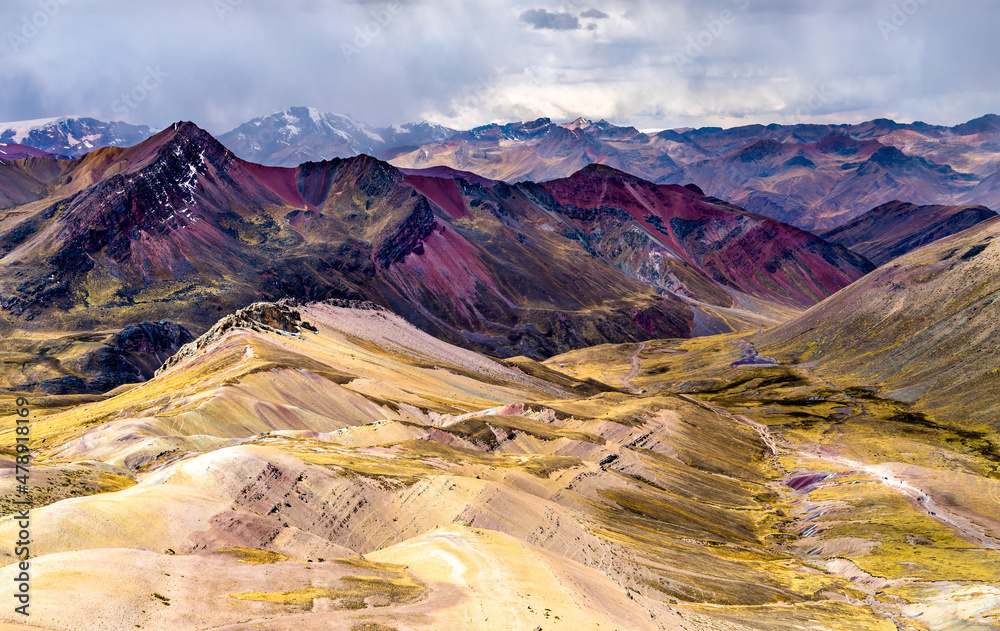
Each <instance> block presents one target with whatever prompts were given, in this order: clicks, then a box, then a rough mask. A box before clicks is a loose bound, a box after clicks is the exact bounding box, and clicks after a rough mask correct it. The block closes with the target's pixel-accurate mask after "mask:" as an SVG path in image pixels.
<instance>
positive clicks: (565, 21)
mask: <svg viewBox="0 0 1000 631" xmlns="http://www.w3.org/2000/svg"><path fill="white" fill-rule="evenodd" d="M521 21H522V22H526V23H527V24H530V25H531V26H532V27H533V28H536V29H552V30H553V31H573V30H576V29H578V28H580V19H579V18H577V17H576V16H575V15H571V14H569V13H551V12H549V11H546V10H545V9H530V10H528V11H525V12H523V13H522V14H521Z"/></svg>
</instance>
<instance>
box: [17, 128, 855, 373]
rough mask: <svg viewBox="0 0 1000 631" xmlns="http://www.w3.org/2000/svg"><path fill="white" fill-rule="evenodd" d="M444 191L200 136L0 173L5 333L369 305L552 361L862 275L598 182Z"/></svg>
mask: <svg viewBox="0 0 1000 631" xmlns="http://www.w3.org/2000/svg"><path fill="white" fill-rule="evenodd" d="M446 175H447V176H448V177H443V178H442V177H433V176H429V175H419V174H410V175H407V174H404V173H402V172H401V171H399V170H397V169H395V168H394V167H392V166H390V165H388V164H386V163H383V162H380V161H378V160H376V159H374V158H370V157H367V156H359V157H357V158H351V159H346V160H333V161H329V162H319V163H306V164H303V165H302V166H300V167H298V168H294V169H292V168H277V167H263V166H260V165H256V164H252V163H248V162H245V161H242V160H240V159H238V158H236V157H235V156H234V155H232V153H230V152H229V151H228V150H227V149H226V148H225V147H223V146H222V145H221V144H219V143H218V142H217V141H216V140H215V139H214V138H212V137H211V136H210V135H209V134H207V133H206V132H204V131H203V130H201V129H199V128H198V127H197V126H195V125H193V124H191V123H178V124H175V125H174V126H172V127H171V128H168V129H167V130H165V131H163V132H161V133H159V134H157V135H155V136H153V137H152V138H150V139H148V140H147V141H145V142H143V143H141V144H139V145H137V146H135V147H131V148H127V149H120V148H106V149H101V150H98V151H95V152H92V153H90V154H87V155H85V156H83V157H82V158H79V159H76V160H71V161H56V160H53V159H47V158H29V159H25V160H20V161H16V162H10V163H3V164H0V184H2V189H0V191H3V194H4V195H5V199H6V200H7V201H6V203H5V205H6V206H7V207H8V208H7V209H6V210H4V211H3V213H2V216H0V253H2V256H3V258H2V259H0V305H2V308H3V311H4V316H5V324H4V326H5V328H6V329H7V330H8V331H15V330H35V331H51V330H74V329H80V328H84V329H93V328H94V327H95V326H100V327H103V328H110V327H115V326H117V327H121V326H125V325H127V324H131V323H139V322H143V321H157V320H160V319H164V318H168V319H170V320H172V321H175V322H178V323H179V324H181V325H183V326H187V327H188V328H190V329H191V330H192V331H196V332H197V331H200V330H203V329H204V328H206V327H207V326H209V325H210V324H211V323H212V322H214V321H215V320H216V319H217V317H218V314H219V313H222V312H230V311H234V310H236V309H238V308H240V307H242V306H245V305H246V304H249V303H251V302H254V301H257V300H261V299H267V300H273V299H279V298H283V297H291V298H299V299H303V300H325V299H329V298H350V299H361V298H364V299H368V300H372V301H375V302H377V303H379V304H382V305H385V306H388V307H390V308H391V309H393V310H395V311H396V312H397V313H399V314H400V315H402V316H404V317H406V318H407V319H408V320H410V321H411V322H413V323H414V324H416V325H418V326H419V327H421V328H423V329H424V330H426V331H428V332H431V333H432V334H434V335H436V336H438V337H441V338H443V339H446V340H450V341H454V342H457V343H461V344H463V345H466V346H470V347H473V348H476V349H479V350H484V351H488V352H490V353H492V354H495V355H501V356H510V355H529V356H533V357H545V356H548V355H551V354H553V353H555V352H558V351H561V350H568V349H572V348H578V347H581V346H586V345H591V344H595V343H602V342H622V341H633V340H642V339H649V338H654V337H687V336H690V335H692V334H700V333H703V332H710V331H716V330H732V329H733V328H734V327H735V328H739V327H745V326H756V325H759V324H761V323H762V322H765V323H766V322H774V321H775V320H776V319H777V318H778V317H779V315H777V314H787V313H788V312H789V310H790V309H796V308H801V307H806V306H809V305H811V304H812V303H813V302H815V301H817V300H820V299H822V298H824V297H826V296H828V295H830V294H831V293H833V292H834V291H836V290H837V289H839V288H840V287H842V286H844V285H847V284H849V283H850V282H852V281H854V280H855V279H857V278H858V277H860V276H861V275H862V274H863V273H865V272H866V271H868V270H869V269H871V265H870V264H869V263H868V262H867V261H866V260H864V259H863V258H861V257H859V256H857V255H855V254H853V253H851V252H849V251H847V250H846V249H843V248H841V247H840V246H831V245H829V244H827V243H825V242H823V241H822V240H821V239H819V238H817V237H815V236H813V235H810V234H808V233H805V232H802V231H800V230H797V229H794V228H791V227H789V226H785V225H783V224H780V223H779V222H776V221H773V220H770V219H767V218H764V217H761V216H757V215H753V214H751V213H746V212H745V211H742V210H741V209H739V208H736V207H733V206H731V205H729V204H725V203H723V202H720V201H718V200H714V199H711V198H707V197H704V196H703V195H700V194H698V193H697V192H695V191H694V190H692V189H688V188H683V187H677V186H670V187H663V186H655V185H653V184H650V183H649V182H645V181H642V180H639V179H638V178H635V177H633V176H628V175H626V174H624V173H621V172H618V171H614V170H611V169H608V168H603V169H597V168H590V169H587V170H585V171H584V172H582V173H579V174H577V175H575V176H574V177H572V178H569V179H567V180H564V181H559V182H551V183H547V184H544V185H537V184H533V183H524V184H519V185H516V186H511V185H508V184H504V183H495V184H494V183H490V182H486V183H485V184H486V185H483V184H479V183H471V184H470V183H468V182H466V181H465V180H463V179H454V178H455V176H456V174H454V173H450V172H449V173H447V174H446ZM25 348H27V347H25ZM8 350H11V352H13V350H14V349H8ZM22 350H23V349H22ZM23 352H29V353H30V351H27V350H23ZM29 363H31V362H29ZM60 370H64V372H69V373H73V370H70V369H69V368H66V367H62V368H60V367H58V366H56V367H55V368H53V364H52V361H51V358H49V359H47V360H46V361H45V362H42V364H40V367H39V368H38V370H37V371H36V372H37V374H34V376H33V378H32V380H33V381H38V382H40V381H43V380H44V379H45V378H51V377H53V376H59V375H60V374H62V373H60V372H59V371H60ZM73 374H76V373H73Z"/></svg>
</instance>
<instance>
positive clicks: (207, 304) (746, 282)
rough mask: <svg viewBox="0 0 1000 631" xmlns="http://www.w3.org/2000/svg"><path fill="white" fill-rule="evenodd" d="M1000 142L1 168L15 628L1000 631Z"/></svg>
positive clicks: (198, 157) (177, 158)
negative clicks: (17, 603) (26, 602)
mask: <svg viewBox="0 0 1000 631" xmlns="http://www.w3.org/2000/svg"><path fill="white" fill-rule="evenodd" d="M314 116H315V118H316V119H318V120H314ZM292 118H294V120H290V119H292ZM306 119H308V121H310V122H312V123H315V126H314V127H308V126H307V123H306ZM992 122H993V119H991V118H989V117H987V118H985V119H982V120H979V121H973V122H972V123H969V124H967V125H965V126H958V127H956V128H947V129H945V128H931V127H930V126H922V125H918V124H915V125H912V126H898V125H896V124H891V125H890V124H889V123H885V122H878V121H876V122H873V123H872V124H865V125H859V126H832V127H829V126H816V128H815V129H812V128H808V129H807V128H805V127H802V128H798V129H797V131H795V134H797V136H796V138H797V139H792V138H790V137H783V138H782V139H780V140H779V139H777V138H766V137H763V136H767V135H768V134H772V133H774V134H779V135H780V134H782V133H785V132H788V131H789V130H790V128H782V127H780V126H769V127H765V128H756V127H752V128H742V129H737V130H678V131H675V132H664V133H663V134H660V135H657V139H656V140H649V138H650V137H649V136H648V135H646V134H642V133H641V132H638V131H637V130H631V129H627V128H625V129H623V128H618V127H614V126H612V125H609V124H607V123H604V122H602V123H588V122H586V121H576V122H574V123H570V124H566V125H554V124H552V123H551V122H536V123H529V124H515V125H503V126H488V127H487V128H482V129H481V130H478V131H477V130H473V131H472V132H462V133H459V134H457V135H452V136H451V137H450V138H447V139H444V140H443V141H431V143H430V144H424V145H423V147H422V148H421V149H418V150H417V152H419V151H423V150H424V149H426V150H427V152H428V155H430V154H432V153H433V151H434V148H435V147H441V148H443V147H445V146H449V147H451V149H448V151H445V150H444V149H442V153H441V155H451V156H455V155H459V151H460V150H461V151H465V149H466V148H470V147H473V146H477V147H479V148H477V149H475V151H472V150H470V151H465V153H463V154H462V155H463V156H464V158H463V159H465V160H466V162H463V163H462V164H457V163H455V164H448V163H446V164H438V165H429V164H427V162H421V164H419V165H410V166H404V167H398V166H394V165H393V164H392V163H390V162H388V161H386V160H385V159H380V158H379V157H373V156H371V155H367V154H361V155H350V156H345V157H335V158H331V159H316V160H307V161H305V162H302V163H301V164H295V165H294V166H268V165H262V164H259V163H256V162H253V161H248V160H246V159H244V158H243V157H241V156H239V155H237V154H236V153H235V152H234V151H233V150H232V149H231V148H228V147H227V146H226V145H225V144H224V143H222V142H220V141H219V140H217V139H216V138H214V137H213V136H212V135H211V134H209V133H208V132H206V131H205V130H203V129H201V128H199V127H198V126H197V125H195V124H193V123H190V122H178V123H175V124H173V125H171V126H169V127H168V128H166V129H164V130H162V131H160V132H158V133H155V134H150V135H148V137H145V138H144V139H142V140H140V141H137V142H136V143H133V144H130V145H129V146H106V147H102V148H96V149H93V150H90V151H86V152H83V153H82V154H81V155H71V154H72V153H73V152H72V151H68V150H64V149H59V148H58V147H52V148H53V149H59V151H58V152H54V151H53V152H49V151H47V150H42V149H38V148H34V147H31V146H30V145H17V146H15V145H14V144H11V143H7V144H6V145H5V146H0V149H4V148H9V150H10V152H11V154H10V156H11V157H10V159H8V158H0V332H2V334H3V335H2V340H0V410H2V412H0V540H2V541H6V542H8V543H13V542H14V541H17V540H18V539H19V538H21V539H22V540H23V538H24V534H23V533H24V530H26V529H28V528H30V542H29V543H30V557H29V558H27V559H25V558H21V557H23V556H24V555H22V554H20V553H18V552H17V551H16V550H17V548H16V546H14V545H4V546H0V580H2V581H6V584H7V585H15V586H17V585H20V584H26V583H27V584H29V587H30V591H31V600H30V602H31V618H30V625H28V624H25V620H24V619H23V617H22V616H20V615H19V614H15V613H14V612H13V611H12V609H11V608H6V609H4V610H0V626H3V627H4V628H5V629H6V628H10V629H12V630H13V631H29V630H32V629H39V628H41V629H47V630H49V631H78V630H80V629H94V630H97V629H101V630H104V629H111V630H113V631H125V630H126V629H136V628H139V629H190V628H213V629H232V630H235V629H243V628H258V627H259V628H269V629H275V630H287V631H291V630H294V631H310V630H313V629H316V630H319V629H331V628H333V629H344V630H345V631H402V630H403V629H408V630H414V631H432V630H435V629H463V630H465V629H468V630H470V631H471V630H473V629H475V630H476V631H482V630H488V631H508V630H509V629H512V628H517V629H521V628H523V629H535V630H536V631H538V630H540V629H541V630H545V631H552V630H554V631H560V630H570V631H578V630H580V629H587V630H594V631H598V630H601V629H603V630H611V629H637V630H642V631H696V630H697V631H709V630H715V629H726V630H728V631H760V630H762V629H767V630H768V631H772V630H773V631H795V630H800V629H811V628H812V629H827V630H830V631H862V630H863V631H868V630H875V631H894V630H895V631H899V630H906V631H954V630H956V629H976V630H979V629H993V628H996V627H997V619H998V614H1000V587H998V583H997V577H998V574H997V567H1000V537H998V533H1000V502H998V501H997V500H998V498H1000V440H998V438H997V432H998V431H1000V424H998V420H997V416H996V410H997V409H1000V408H998V406H1000V378H998V369H997V368H996V366H997V365H998V361H1000V344H998V343H997V342H996V339H997V323H998V322H1000V312H998V310H1000V303H998V302H997V298H998V297H1000V274H998V270H1000V250H998V249H997V237H998V236H1000V234H998V233H1000V217H997V216H996V213H994V212H993V211H992V210H990V209H989V208H988V207H986V206H982V205H968V204H965V203H964V202H958V201H956V202H955V203H948V204H944V203H938V204H933V205H928V204H924V203H922V202H921V200H920V194H921V193H922V192H926V193H927V194H928V195H930V194H931V192H933V191H938V192H940V191H943V190H945V189H947V188H948V187H952V188H954V191H952V193H954V195H955V196H956V197H962V195H965V194H966V193H969V192H970V191H976V190H979V191H980V192H981V193H983V194H984V195H987V194H990V193H989V191H990V190H991V189H990V182H991V181H992V180H991V177H992V176H990V175H988V174H989V173H990V171H991V170H995V168H996V164H995V163H993V162H992V161H993V158H992V157H991V156H992V153H991V151H993V149H992V148H991V144H990V143H991V141H990V138H991V134H993V133H995V131H996V130H995V129H993V127H991V125H992ZM272 124H273V126H277V127H279V128H281V129H285V130H286V131H287V132H288V134H289V135H288V136H287V137H283V138H284V140H283V141H281V143H285V144H281V143H276V144H274V145H273V146H271V145H268V146H266V147H265V146H263V145H260V143H259V142H258V145H259V146H258V148H259V149H260V150H261V151H262V152H267V151H270V152H271V153H272V154H273V153H274V152H275V151H277V152H279V153H280V152H282V151H286V150H288V149H289V148H290V147H292V146H293V145H294V144H296V143H297V142H298V141H299V140H301V139H302V138H306V137H311V138H312V140H310V141H309V142H315V143H316V144H315V145H314V146H315V148H317V150H318V151H319V150H321V151H326V150H327V149H329V148H330V147H332V146H333V145H331V144H328V140H329V139H331V138H334V137H338V138H340V139H341V141H343V143H344V144H341V145H338V146H340V147H341V149H342V150H344V151H355V150H357V149H358V148H359V147H360V145H352V144H350V143H351V142H354V141H355V140H357V141H358V142H367V141H364V140H363V139H364V138H367V139H368V141H371V142H374V141H375V139H374V138H373V137H372V136H371V135H369V134H368V133H367V132H373V130H370V129H364V128H362V127H361V126H358V127H357V133H358V134H359V135H358V137H357V138H355V139H354V140H351V139H350V138H347V137H345V136H342V135H340V134H338V133H337V131H336V130H337V129H340V126H346V125H348V124H349V123H348V122H345V121H342V120H339V119H335V118H332V117H326V116H324V115H319V114H318V113H314V112H311V111H309V110H304V111H301V112H297V113H293V114H289V115H288V116H286V115H285V114H284V113H283V114H281V115H279V116H276V117H274V118H271V119H268V121H267V125H266V126H272ZM289 125H291V126H294V127H296V128H297V130H301V133H300V131H292V130H291V129H289ZM259 127H261V128H263V127H265V123H264V122H261V125H260V126H259ZM257 128H258V126H256V125H255V126H253V129H250V130H249V131H250V132H253V133H249V134H244V135H243V136H242V138H244V139H252V138H253V137H256V138H258V140H260V139H261V138H262V136H260V135H257V136H254V134H257V132H256V131H254V130H255V129H257ZM60 129H61V128H60ZM810 129H811V131H810ZM887 130H888V131H887ZM341 131H343V130H341ZM261 133H263V132H261ZM345 133H346V131H345ZM373 133H374V132H373ZM400 133H402V132H400ZM415 133H416V132H415ZM302 134H304V135H302ZM350 135H351V134H347V136H350ZM28 136H30V134H28ZM386 137H387V136H382V135H380V138H382V140H386ZM644 137H645V140H643V138H644ZM973 137H977V138H978V139H975V138H973ZM73 138H74V139H76V138H77V137H76V136H75V135H73ZM398 138H399V137H397V140H398ZM456 138H457V139H458V140H455V139H456ZM892 139H895V141H898V142H900V143H902V142H903V140H906V142H908V143H909V144H907V145H906V146H896V145H895V144H892V143H891V142H890V140H892ZM921 139H923V140H921ZM932 139H936V140H932ZM64 140H65V139H64ZM646 141H649V142H651V143H655V144H657V146H658V147H659V149H657V150H656V151H655V152H654V151H652V150H650V152H649V153H644V151H645V149H641V147H642V146H643V143H644V142H646ZM231 142H232V141H231ZM248 142H249V143H250V144H247V145H246V147H248V148H249V147H251V146H252V144H253V142H256V141H253V140H248ZM338 142H340V141H338ZM393 142H395V141H393ZM450 143H451V144H450ZM477 143H479V144H477ZM578 143H582V144H583V145H585V146H587V147H590V149H592V150H593V151H595V152H598V153H594V154H593V156H591V155H590V154H589V153H585V152H578V153H577V152H576V150H577V149H578V148H580V146H581V145H579V144H578ZM695 143H697V146H698V147H699V148H698V149H697V150H696V148H695V146H694V144H695ZM63 144H66V143H65V142H64V143H63ZM233 144H235V143H233ZM282 147H284V148H282ZM490 147H494V148H490ZM609 147H612V148H614V147H617V149H616V150H617V151H618V153H617V154H615V155H612V154H611V153H608V151H610V149H609ZM935 147H936V148H935ZM452 149H454V151H452ZM666 149H670V150H671V151H673V156H674V157H670V154H669V153H665V152H661V150H663V151H666ZM600 151H604V152H605V153H603V154H601V153H599V152H600ZM698 151H700V152H702V153H701V154H698V153H697V152H698ZM294 152H295V150H294V149H293V150H291V153H288V158H289V159H291V160H293V161H294V160H298V159H299V157H304V156H305V155H306V154H305V153H303V154H302V155H301V156H299V157H294V156H293V154H294ZM449 152H450V153H449ZM476 152H482V153H476ZM657 152H659V153H657ZM21 154H23V155H21ZM262 155H263V154H262ZM268 155H271V154H268ZM413 155H414V153H413V152H408V153H404V154H396V155H395V156H388V155H384V154H383V156H382V158H389V157H394V160H393V161H394V162H395V161H397V160H396V159H397V158H400V157H402V158H406V157H407V156H413ZM657 155H659V156H666V157H667V159H663V158H662V157H661V158H656V157H655V156H657ZM698 155H701V157H698ZM15 156H16V158H15ZM595 156H604V157H595ZM591 158H594V159H591ZM268 159H270V158H268ZM406 159H408V158H406ZM490 160H494V161H493V162H490ZM668 160H669V162H668ZM658 161H659V162H658ZM403 162H406V160H403ZM445 162H448V161H447V160H446V161H445ZM487 162H489V163H490V164H493V165H494V167H496V168H498V169H499V168H503V169H505V170H506V173H505V174H504V175H503V177H500V174H498V173H493V172H490V171H489V170H486V169H481V168H479V166H481V165H483V164H486V163H487ZM601 162H606V163H601ZM671 162H672V164H671ZM809 164H812V166H809ZM946 164H947V165H949V166H945V165H946ZM692 165H696V166H692ZM698 165H700V166H698ZM845 165H846V166H845ZM661 167H662V169H663V171H662V173H663V175H662V177H661V176H657V177H653V176H651V175H650V176H648V177H644V176H642V175H640V174H637V173H636V172H637V171H641V170H643V169H656V168H661ZM669 169H674V171H672V172H673V173H674V175H673V176H672V177H676V178H680V179H678V181H677V182H669V181H666V180H669V179H670V178H669V177H667V172H668V170H669ZM768 169H771V170H772V171H767V170H768ZM518 170H524V171H525V172H526V173H527V172H531V173H534V174H535V175H533V176H532V177H530V178H524V177H520V176H518V177H514V176H513V175H512V174H514V173H515V172H516V171H518ZM563 170H565V173H563V172H561V171H563ZM803 170H805V171H803ZM806 172H809V173H811V175H801V174H802V173H806ZM834 172H836V173H837V174H838V177H839V178H840V179H837V178H834V179H837V181H836V182H835V183H834V182H832V180H830V179H829V178H827V177H826V176H831V177H832V175H831V174H833V173H834ZM687 173H699V174H701V175H702V176H703V177H704V178H706V179H703V180H702V181H701V182H697V181H696V182H690V181H686V180H685V177H686V176H685V174H687ZM766 173H771V174H770V175H767V174H766ZM789 174H800V175H801V177H800V175H789ZM970 174H971V175H970ZM821 176H822V177H821ZM664 178H665V180H664ZM747 178H749V179H747ZM980 178H981V179H980ZM657 179H661V180H664V181H654V180H657ZM779 180H780V181H782V182H785V184H787V185H788V186H789V187H791V186H792V184H795V185H796V186H799V187H800V188H795V189H794V190H795V191H798V192H796V193H795V194H796V195H798V196H799V197H798V198H797V199H800V200H805V199H806V196H805V194H804V193H803V192H802V191H804V190H806V189H808V190H812V191H813V193H811V194H814V195H815V199H817V200H818V199H820V198H821V197H822V199H823V200H827V201H823V202H816V203H817V204H819V205H817V206H815V207H809V208H811V210H808V209H807V210H808V212H807V211H801V212H799V211H797V212H799V214H798V215H796V216H797V217H798V218H799V220H802V218H803V217H811V219H809V224H808V225H809V226H810V227H812V228H813V230H814V231H813V232H810V231H807V230H805V229H804V228H803V227H797V226H795V225H791V224H790V223H785V222H783V221H781V220H779V219H775V218H773V217H769V216H767V215H766V214H764V213H762V212H758V211H759V210H760V209H757V210H758V211H755V210H752V209H748V208H745V207H743V206H742V205H738V204H737V203H735V202H734V201H733V200H732V199H724V198H722V197H720V196H719V195H718V194H717V190H718V189H721V188H725V187H726V186H732V187H735V188H733V189H732V190H733V191H734V193H733V195H732V196H733V197H734V198H735V197H739V196H740V195H742V193H739V191H737V189H738V188H739V184H738V182H740V181H745V182H753V186H756V187H758V188H759V191H765V189H767V187H769V186H771V185H772V184H774V183H775V182H777V181H779ZM682 182H683V183H682ZM703 184H704V185H706V186H709V188H708V189H706V188H703V187H702V185H703ZM821 184H822V186H820V185H821ZM713 186H714V187H716V189H715V190H713V189H712V188H711V187H713ZM823 186H828V187H829V190H828V192H827V193H822V191H825V190H827V189H824V188H822V187H823ZM777 190H779V189H777V188H775V189H774V190H770V191H769V195H772V197H768V198H767V199H768V200H769V201H768V203H773V204H772V205H771V206H768V208H770V209H772V210H774V209H775V208H777V207H778V205H779V204H778V201H781V200H789V199H792V197H791V196H790V195H785V193H789V192H790V191H792V188H786V189H781V190H784V191H785V193H782V195H784V197H781V196H779V195H778V193H777V192H775V191H777ZM816 191H820V193H822V195H820V193H817V192H816ZM829 191H834V192H835V193H836V194H835V195H834V194H833V193H830V192H829ZM892 191H903V192H905V193H906V198H907V199H911V201H899V200H896V199H890V200H888V201H886V202H885V203H879V204H876V205H874V206H872V207H868V208H867V209H866V210H865V211H864V212H862V213H860V214H858V215H857V216H856V217H853V218H851V219H846V221H844V222H841V221H840V220H841V219H844V218H846V217H847V216H849V215H853V214H854V213H855V210H849V211H848V210H845V208H847V207H848V206H850V205H851V204H854V205H856V208H859V209H860V208H865V205H866V204H868V203H873V200H876V199H881V197H882V195H883V194H889V192H892ZM959 191H964V192H959ZM779 197H780V199H779ZM810 199H813V198H810ZM775 200H778V201H775ZM829 200H835V201H836V200H839V201H836V203H834V202H831V201H829ZM782 203H784V202H782ZM789 203H790V202H789ZM837 204H841V205H840V206H838V205H837ZM765 205H766V204H765ZM803 208H806V204H805V203H804V202H803ZM782 212H784V211H782ZM802 213H805V214H802ZM773 214H778V213H777V211H776V210H775V211H774V213H773ZM792 214H794V213H792ZM799 222H800V223H802V221H799ZM828 222H829V223H830V224H831V228H830V229H829V230H827V229H823V228H822V225H824V224H826V223H828ZM22 410H23V412H22ZM26 432H27V433H26ZM21 445H24V447H23V448H22V447H21ZM25 460H30V465H28V466H27V467H26V466H25V465H24V461H25ZM19 467H20V468H19ZM25 468H27V469H28V471H29V473H27V474H25V473H22V474H21V477H20V478H19V472H23V471H24V470H25ZM25 502H27V504H25ZM26 520H27V521H26ZM25 523H28V526H25V525H24V524H25ZM22 563H28V564H30V575H29V578H28V579H24V578H23V574H21V573H22V572H26V570H24V569H23V567H22V565H21V564H22ZM15 589H19V588H17V587H15ZM67 594H72V595H73V598H68V597H67Z"/></svg>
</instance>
